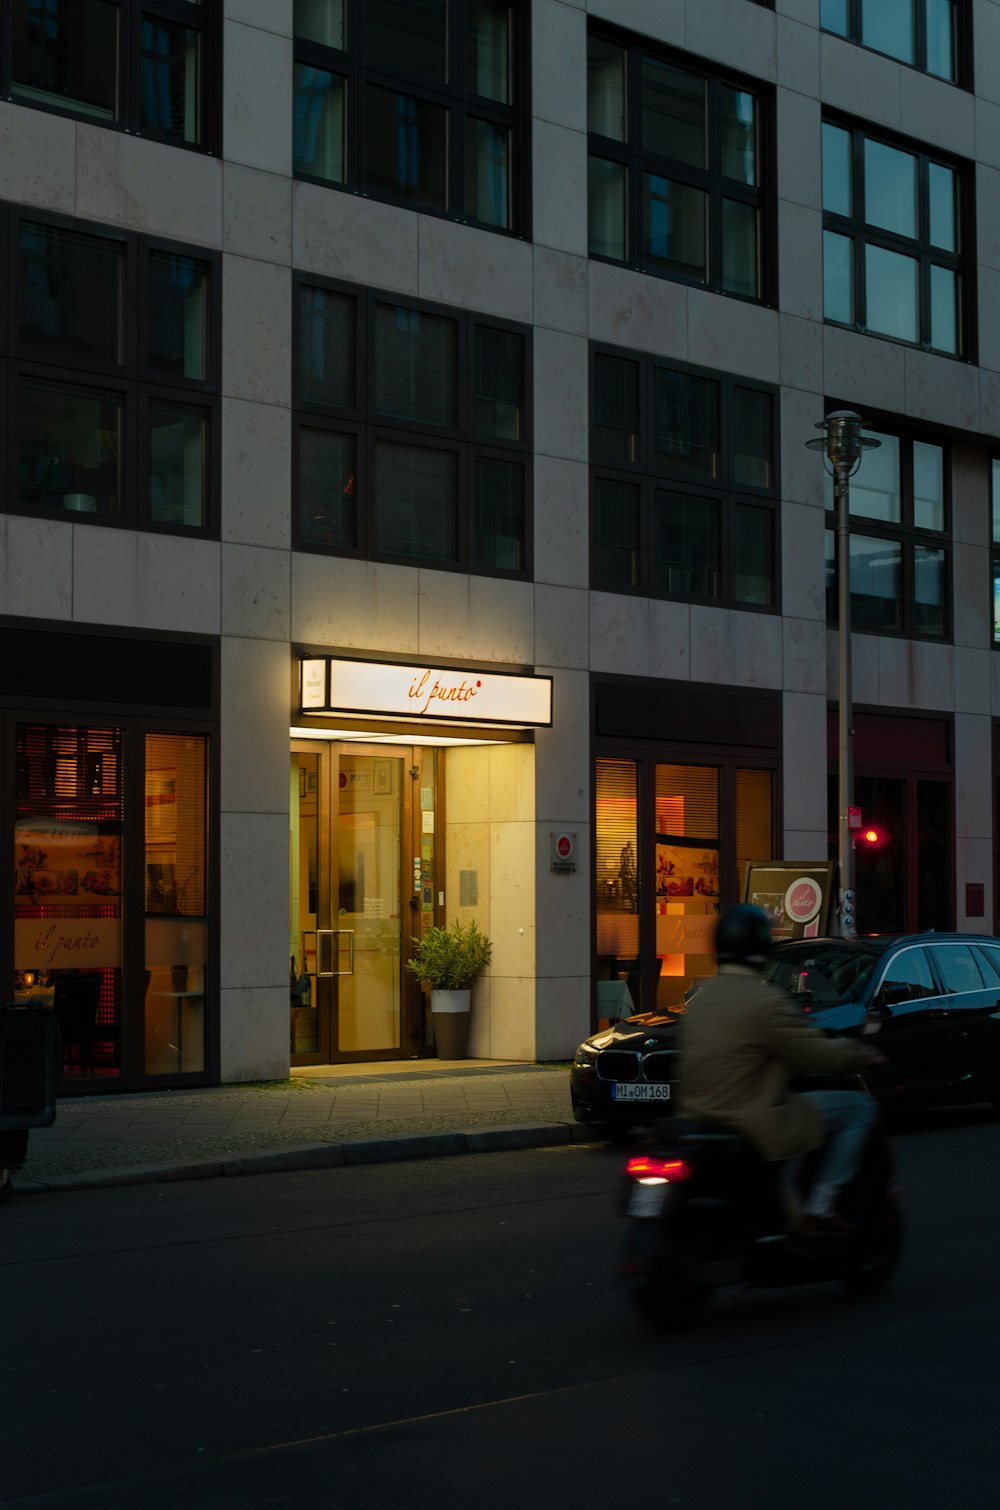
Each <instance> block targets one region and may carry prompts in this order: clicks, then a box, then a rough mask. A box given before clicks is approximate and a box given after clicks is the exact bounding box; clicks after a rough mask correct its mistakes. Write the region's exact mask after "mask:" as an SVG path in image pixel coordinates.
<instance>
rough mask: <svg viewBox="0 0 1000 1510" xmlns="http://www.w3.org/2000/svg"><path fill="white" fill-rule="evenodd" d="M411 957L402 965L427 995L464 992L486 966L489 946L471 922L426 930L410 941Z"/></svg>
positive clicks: (490, 947) (489, 953)
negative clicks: (411, 943)
mask: <svg viewBox="0 0 1000 1510" xmlns="http://www.w3.org/2000/svg"><path fill="white" fill-rule="evenodd" d="M412 942H413V943H414V944H415V946H416V947H415V949H414V951H413V955H412V957H411V958H410V959H408V960H407V961H406V968H407V970H412V971H413V973H414V975H415V976H416V977H417V980H418V981H419V982H420V984H421V985H422V986H423V987H424V988H425V990H431V991H465V990H468V988H469V987H470V986H471V985H472V982H473V981H474V980H475V979H476V977H477V975H479V974H480V972H481V971H482V970H484V969H485V968H486V966H487V965H488V964H489V962H490V955H491V954H492V952H493V945H492V943H491V942H490V940H489V939H488V938H487V937H486V935H485V933H480V931H479V929H478V928H477V927H476V924H475V923H474V922H472V923H458V922H456V923H452V925H451V927H450V928H430V929H428V931H427V932H426V933H425V934H424V936H423V938H419V939H416V938H415V939H413V940H412Z"/></svg>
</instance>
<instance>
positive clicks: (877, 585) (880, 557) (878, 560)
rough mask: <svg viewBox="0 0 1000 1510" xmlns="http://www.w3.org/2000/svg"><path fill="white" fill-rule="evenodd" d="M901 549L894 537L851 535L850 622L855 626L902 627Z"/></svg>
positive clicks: (866, 627)
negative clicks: (875, 537)
mask: <svg viewBox="0 0 1000 1510" xmlns="http://www.w3.org/2000/svg"><path fill="white" fill-rule="evenodd" d="M901 589H902V548H901V546H900V545H899V543H898V542H897V541H895V540H874V539H871V538H869V537H868V536H865V535H852V536H851V622H852V624H853V625H854V627H855V628H856V629H900V628H901V627H902V624H901V620H900V614H901V609H902V604H901V599H900V594H901Z"/></svg>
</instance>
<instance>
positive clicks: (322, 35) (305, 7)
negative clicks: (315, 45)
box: [294, 0, 347, 52]
mask: <svg viewBox="0 0 1000 1510" xmlns="http://www.w3.org/2000/svg"><path fill="white" fill-rule="evenodd" d="M344 4H345V0H295V23H294V29H295V35H296V36H297V37H303V38H304V39H305V40H306V41H307V42H319V43H321V44H322V46H324V47H336V48H337V50H338V51H340V52H343V50H344V47H345V46H346V42H347V38H346V35H345V32H344Z"/></svg>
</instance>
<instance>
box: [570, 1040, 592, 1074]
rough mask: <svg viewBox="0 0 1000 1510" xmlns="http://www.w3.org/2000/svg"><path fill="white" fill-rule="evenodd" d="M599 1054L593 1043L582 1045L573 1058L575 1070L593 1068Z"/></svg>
mask: <svg viewBox="0 0 1000 1510" xmlns="http://www.w3.org/2000/svg"><path fill="white" fill-rule="evenodd" d="M597 1052H598V1051H597V1049H595V1048H594V1045H593V1044H592V1043H581V1045H580V1047H579V1048H578V1049H577V1051H576V1053H575V1054H574V1056H573V1068H574V1069H575V1070H585V1069H589V1068H591V1067H592V1066H593V1063H594V1060H595V1059H596V1058H597Z"/></svg>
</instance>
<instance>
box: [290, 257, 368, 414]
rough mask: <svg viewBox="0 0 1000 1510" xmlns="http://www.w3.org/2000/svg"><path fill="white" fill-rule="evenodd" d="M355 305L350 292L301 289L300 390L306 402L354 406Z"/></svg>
mask: <svg viewBox="0 0 1000 1510" xmlns="http://www.w3.org/2000/svg"><path fill="white" fill-rule="evenodd" d="M354 309H355V301H354V299H353V298H352V297H351V295H350V294H335V293H332V292H331V291H330V290H329V289H326V288H311V287H309V286H307V285H304V286H303V287H302V288H301V289H300V290H299V352H298V357H299V392H300V394H301V396H302V398H303V399H304V400H305V401H306V402H307V403H311V404H333V405H335V406H336V407H338V408H341V409H353V408H354V405H355V391H354V384H355V365H354V364H355V352H354Z"/></svg>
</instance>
